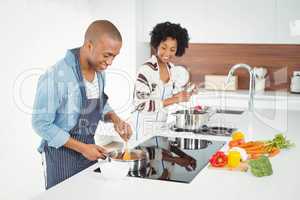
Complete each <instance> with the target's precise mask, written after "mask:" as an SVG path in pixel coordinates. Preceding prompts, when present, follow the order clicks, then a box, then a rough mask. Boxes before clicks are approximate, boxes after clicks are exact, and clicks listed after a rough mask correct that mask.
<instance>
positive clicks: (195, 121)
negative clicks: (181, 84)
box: [173, 110, 214, 130]
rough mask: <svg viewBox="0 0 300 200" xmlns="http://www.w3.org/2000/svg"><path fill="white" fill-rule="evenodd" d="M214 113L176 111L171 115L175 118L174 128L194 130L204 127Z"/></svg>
mask: <svg viewBox="0 0 300 200" xmlns="http://www.w3.org/2000/svg"><path fill="white" fill-rule="evenodd" d="M213 114H214V112H212V111H211V112H209V111H207V110H205V111H196V110H178V111H176V112H175V113H173V115H175V116H176V123H175V127H176V128H181V129H186V130H195V129H200V128H201V127H202V126H203V125H206V124H207V123H208V121H209V119H210V117H211V116H212V115H213Z"/></svg>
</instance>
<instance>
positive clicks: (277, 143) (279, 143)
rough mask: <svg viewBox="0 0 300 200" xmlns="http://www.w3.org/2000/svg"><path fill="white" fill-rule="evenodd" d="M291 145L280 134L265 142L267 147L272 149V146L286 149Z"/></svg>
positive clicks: (291, 145) (291, 144)
mask: <svg viewBox="0 0 300 200" xmlns="http://www.w3.org/2000/svg"><path fill="white" fill-rule="evenodd" d="M293 146H294V144H293V143H291V142H290V141H289V140H287V139H286V138H285V137H284V136H283V135H282V134H277V135H275V138H274V139H273V140H269V141H267V142H266V148H267V149H272V148H274V147H275V148H279V149H288V148H290V147H293Z"/></svg>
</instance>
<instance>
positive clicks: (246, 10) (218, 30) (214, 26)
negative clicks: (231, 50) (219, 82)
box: [143, 0, 300, 44]
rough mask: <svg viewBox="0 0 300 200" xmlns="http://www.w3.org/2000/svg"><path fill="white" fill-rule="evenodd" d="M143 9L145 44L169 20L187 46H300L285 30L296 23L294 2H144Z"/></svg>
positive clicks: (299, 37)
mask: <svg viewBox="0 0 300 200" xmlns="http://www.w3.org/2000/svg"><path fill="white" fill-rule="evenodd" d="M144 6H145V9H144V10H145V12H144V36H143V38H144V40H145V41H149V36H148V35H147V34H148V32H149V30H151V29H152V28H153V26H154V25H155V24H157V23H159V22H164V21H167V20H169V21H171V22H175V23H181V25H182V26H184V27H186V28H187V29H188V31H189V33H190V36H191V42H203V43H295V44H300V33H299V35H298V36H291V34H290V28H289V25H290V22H291V21H295V20H297V19H298V20H300V14H299V10H300V5H299V1H298V0H288V1H285V0H263V1H261V0H251V1H249V0H240V1H235V0H221V1H206V0H189V1H172V0H164V1H159V0H151V1H147V0H144ZM299 29H300V21H299ZM299 32H300V31H299Z"/></svg>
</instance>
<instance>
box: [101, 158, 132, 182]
mask: <svg viewBox="0 0 300 200" xmlns="http://www.w3.org/2000/svg"><path fill="white" fill-rule="evenodd" d="M98 162H99V167H100V169H101V174H102V175H103V176H104V177H105V178H107V179H123V178H124V177H126V176H127V175H128V172H129V169H130V165H129V163H128V162H108V161H103V160H101V161H98Z"/></svg>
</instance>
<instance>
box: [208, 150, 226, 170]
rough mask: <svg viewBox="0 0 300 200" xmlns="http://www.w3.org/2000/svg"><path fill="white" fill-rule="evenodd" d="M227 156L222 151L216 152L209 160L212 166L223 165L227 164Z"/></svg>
mask: <svg viewBox="0 0 300 200" xmlns="http://www.w3.org/2000/svg"><path fill="white" fill-rule="evenodd" d="M227 161H228V158H227V156H226V155H225V153H224V152H222V151H218V152H216V153H215V154H214V155H213V156H212V157H211V158H210V160H209V162H210V164H211V165H212V166H213V167H224V166H225V165H226V164H227Z"/></svg>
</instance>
